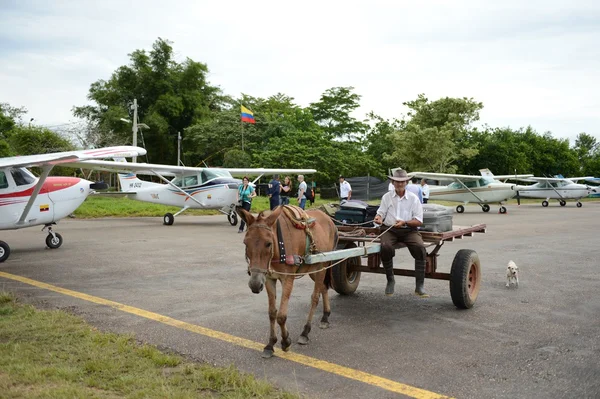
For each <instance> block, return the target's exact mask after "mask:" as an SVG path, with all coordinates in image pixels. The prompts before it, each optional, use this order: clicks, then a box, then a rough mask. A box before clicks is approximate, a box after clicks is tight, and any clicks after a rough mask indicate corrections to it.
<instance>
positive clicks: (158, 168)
mask: <svg viewBox="0 0 600 399" xmlns="http://www.w3.org/2000/svg"><path fill="white" fill-rule="evenodd" d="M68 166H74V167H78V168H87V169H100V170H108V171H112V172H121V173H128V172H135V173H136V174H139V175H155V174H156V173H160V174H161V175H163V176H181V175H184V176H185V175H195V174H197V173H198V172H202V171H203V170H205V169H210V170H216V171H218V170H223V171H227V172H229V173H230V174H231V175H232V176H245V175H263V174H275V173H279V174H286V173H289V174H311V173H315V172H316V170H315V169H263V168H196V167H191V166H175V165H162V164H150V163H129V162H119V161H96V160H91V161H82V162H74V163H71V164H69V165H68Z"/></svg>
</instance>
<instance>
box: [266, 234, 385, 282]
mask: <svg viewBox="0 0 600 399" xmlns="http://www.w3.org/2000/svg"><path fill="white" fill-rule="evenodd" d="M393 227H394V226H390V227H388V228H387V229H386V230H385V231H384V232H383V233H381V234H379V235H378V236H376V237H373V239H372V240H371V241H369V242H368V243H367V244H372V243H373V241H375V240H377V239H378V238H379V237H381V236H382V235H384V234H385V233H387V232H388V231H389V230H390V229H392V228H393ZM365 247H367V245H365ZM350 258H352V256H347V257H345V258H343V259H340V260H338V261H337V262H335V263H332V264H330V265H329V266H325V267H322V268H320V269H319V270H313V271H311V272H303V273H286V272H275V273H277V274H280V275H282V276H296V277H297V278H300V277H303V276H307V275H309V274H315V273H320V272H322V271H323V270H327V269H331V268H332V267H333V266H335V265H338V264H340V263H342V262H344V261H346V260H348V259H350ZM303 260H304V259H303ZM269 266H270V264H269ZM261 272H262V270H261ZM263 273H266V272H263Z"/></svg>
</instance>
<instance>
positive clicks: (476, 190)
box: [408, 169, 533, 213]
mask: <svg viewBox="0 0 600 399" xmlns="http://www.w3.org/2000/svg"><path fill="white" fill-rule="evenodd" d="M480 172H481V176H474V175H456V174H448V173H429V172H412V173H409V174H408V175H409V176H411V177H418V178H422V179H423V178H424V179H431V180H446V181H447V180H453V183H450V184H449V185H447V186H434V185H430V186H429V199H430V200H441V201H452V202H462V205H458V206H457V207H456V212H458V213H463V212H464V211H465V207H464V206H463V205H466V204H468V203H469V202H472V203H476V204H479V205H480V206H481V210H483V211H484V212H489V211H490V206H489V204H491V203H498V204H499V205H500V209H499V212H500V213H506V207H504V205H503V204H502V202H504V201H507V200H509V199H511V198H512V197H514V196H515V195H516V194H517V193H516V192H515V191H513V189H512V187H513V184H509V183H503V182H501V181H500V179H508V178H509V177H512V178H515V177H518V178H525V177H531V176H533V175H530V174H528V175H510V176H508V175H502V176H494V175H493V174H492V172H490V170H489V169H480Z"/></svg>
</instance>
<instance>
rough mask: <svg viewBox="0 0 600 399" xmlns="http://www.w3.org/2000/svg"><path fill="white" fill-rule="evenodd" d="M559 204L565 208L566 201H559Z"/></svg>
mask: <svg viewBox="0 0 600 399" xmlns="http://www.w3.org/2000/svg"><path fill="white" fill-rule="evenodd" d="M559 204H560V206H565V205H567V201H564V200H560V202H559Z"/></svg>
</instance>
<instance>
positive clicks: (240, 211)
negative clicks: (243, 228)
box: [235, 206, 256, 227]
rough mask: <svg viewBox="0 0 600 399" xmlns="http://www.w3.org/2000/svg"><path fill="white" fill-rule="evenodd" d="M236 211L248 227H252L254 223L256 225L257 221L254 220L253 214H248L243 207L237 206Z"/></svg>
mask: <svg viewBox="0 0 600 399" xmlns="http://www.w3.org/2000/svg"><path fill="white" fill-rule="evenodd" d="M235 211H236V212H237V214H238V215H240V217H241V218H242V220H243V221H244V222H246V224H247V225H248V227H250V225H251V224H252V223H254V222H255V220H256V219H255V218H254V216H252V214H251V213H250V212H248V211H247V210H245V209H244V208H242V207H241V206H236V207H235Z"/></svg>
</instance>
